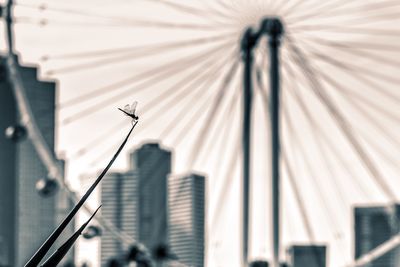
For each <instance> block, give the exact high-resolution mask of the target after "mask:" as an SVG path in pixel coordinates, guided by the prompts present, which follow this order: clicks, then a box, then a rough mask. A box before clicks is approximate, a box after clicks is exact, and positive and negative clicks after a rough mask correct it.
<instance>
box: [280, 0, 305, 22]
mask: <svg viewBox="0 0 400 267" xmlns="http://www.w3.org/2000/svg"><path fill="white" fill-rule="evenodd" d="M305 3H309V2H308V1H302V0H292V5H291V6H289V5H287V7H286V8H285V9H282V15H281V16H282V17H284V18H287V17H289V16H290V14H292V12H293V11H294V10H296V11H298V12H302V11H301V9H300V7H301V6H302V5H303V7H304V4H305Z"/></svg>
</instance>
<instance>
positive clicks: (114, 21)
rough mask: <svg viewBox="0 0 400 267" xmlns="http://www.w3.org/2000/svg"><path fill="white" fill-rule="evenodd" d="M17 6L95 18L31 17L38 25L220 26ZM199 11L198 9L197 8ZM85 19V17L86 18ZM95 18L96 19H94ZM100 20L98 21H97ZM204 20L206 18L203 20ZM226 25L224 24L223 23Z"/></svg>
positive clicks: (193, 27)
mask: <svg viewBox="0 0 400 267" xmlns="http://www.w3.org/2000/svg"><path fill="white" fill-rule="evenodd" d="M18 6H21V7H27V8H34V9H36V8H37V9H38V10H40V11H41V12H42V14H44V13H43V12H44V11H49V12H55V13H61V14H63V13H64V14H66V15H71V14H72V15H77V16H81V17H86V18H91V19H95V21H90V22H86V21H85V22H83V21H71V19H74V18H73V17H72V18H71V17H70V19H69V20H68V21H67V20H66V21H63V20H57V19H53V18H52V19H39V20H35V19H31V23H35V22H36V23H37V24H39V25H42V26H43V25H49V24H61V25H64V26H89V27H95V26H100V27H107V26H108V27H123V28H127V27H132V26H135V27H137V26H140V27H146V28H148V27H157V28H159V29H163V28H165V29H171V28H178V29H181V30H185V29H189V30H193V29H201V30H213V29H215V27H217V26H220V25H207V24H192V23H170V22H168V21H157V20H145V19H132V18H129V17H116V16H104V15H100V14H96V13H90V12H85V11H81V10H76V9H65V8H53V7H48V6H46V5H39V6H35V5H29V4H18ZM199 12H200V10H199ZM18 19H21V17H19V18H18V17H17V18H16V22H18ZM22 19H23V20H22V22H28V19H29V18H26V17H24V18H22ZM86 20H87V19H86ZM96 20H97V21H96ZM99 20H100V21H99ZM205 21H206V20H205ZM224 26H226V25H224Z"/></svg>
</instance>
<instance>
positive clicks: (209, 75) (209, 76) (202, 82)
mask: <svg viewBox="0 0 400 267" xmlns="http://www.w3.org/2000/svg"><path fill="white" fill-rule="evenodd" d="M231 61H232V58H231V57H230V56H229V57H228V58H227V59H226V60H224V61H223V63H222V64H219V65H218V66H217V67H216V68H213V69H212V68H210V69H209V71H208V72H206V73H205V75H204V77H201V76H197V80H198V82H199V86H197V87H196V88H198V89H197V92H196V94H193V96H192V101H187V103H186V105H184V106H183V105H182V108H181V110H180V112H179V113H178V115H177V116H176V119H174V120H171V121H170V123H169V124H168V125H167V126H166V127H165V128H164V130H163V131H161V134H160V138H164V137H165V136H166V135H167V134H168V133H170V132H172V130H173V129H175V128H176V121H177V120H180V121H183V120H184V118H185V117H186V116H187V115H189V113H188V110H191V109H192V108H193V107H194V104H193V103H196V102H198V101H199V99H202V98H204V96H205V95H206V93H205V92H206V89H208V88H210V87H212V86H213V85H214V84H215V83H216V80H217V79H216V77H217V76H218V75H219V74H220V73H221V70H222V69H223V67H224V66H226V64H232V63H231ZM188 87H189V88H190V89H191V91H190V93H189V94H191V93H194V92H195V91H196V90H195V88H193V87H192V86H188ZM189 94H188V93H185V94H184V95H182V96H179V97H180V98H181V99H183V98H184V97H188V95H189ZM189 121H190V122H192V123H193V120H189Z"/></svg>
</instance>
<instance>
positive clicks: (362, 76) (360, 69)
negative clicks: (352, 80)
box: [309, 47, 400, 102]
mask: <svg viewBox="0 0 400 267" xmlns="http://www.w3.org/2000/svg"><path fill="white" fill-rule="evenodd" d="M311 50H314V51H313V52H309V53H310V55H311V56H314V58H317V59H319V60H321V61H324V62H326V63H329V64H330V65H333V66H335V67H337V69H338V70H340V71H343V70H346V71H348V72H351V73H352V75H353V77H357V79H358V80H359V81H361V82H362V83H364V84H366V85H367V86H368V87H369V88H371V89H375V90H376V91H377V92H380V93H382V94H384V95H386V96H387V98H388V99H390V100H392V101H393V100H396V101H397V102H400V96H398V95H396V94H394V93H392V92H389V91H388V90H387V89H386V88H384V87H383V86H380V85H378V84H376V83H375V82H373V81H372V80H371V79H370V77H373V78H375V79H376V78H380V79H381V80H384V81H386V82H389V83H393V84H397V82H400V80H399V81H397V80H398V79H397V78H393V77H391V76H388V75H386V74H383V73H381V72H377V71H372V70H370V69H367V68H365V67H364V66H356V65H354V64H351V63H348V62H347V63H343V62H341V61H338V60H337V59H335V58H333V57H330V56H328V55H324V54H322V53H319V52H315V50H316V49H315V47H314V48H312V49H311ZM367 77H368V78H367Z"/></svg>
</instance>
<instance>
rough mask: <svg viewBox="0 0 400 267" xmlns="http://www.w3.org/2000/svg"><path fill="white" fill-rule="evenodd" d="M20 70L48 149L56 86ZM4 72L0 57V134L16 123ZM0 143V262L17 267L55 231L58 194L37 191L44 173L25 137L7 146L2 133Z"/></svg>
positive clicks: (31, 70)
mask: <svg viewBox="0 0 400 267" xmlns="http://www.w3.org/2000/svg"><path fill="white" fill-rule="evenodd" d="M19 70H20V74H21V77H22V79H23V84H24V85H25V89H26V94H27V97H28V99H29V102H30V104H31V109H32V112H33V114H34V116H35V118H36V122H37V125H38V127H39V129H40V130H41V132H42V133H43V137H44V140H45V142H46V143H47V145H48V146H49V147H50V149H53V148H54V126H55V115H54V110H55V86H56V84H55V83H54V82H53V81H38V80H37V69H36V68H34V67H21V66H20V67H19ZM6 73H7V69H6V67H5V63H4V59H1V60H0V77H1V81H0V101H1V103H0V114H1V117H0V118H1V119H0V126H1V131H3V133H4V130H5V128H6V127H8V126H10V125H15V124H16V123H17V121H18V116H19V115H18V114H17V109H16V103H15V100H14V97H13V94H12V89H11V86H10V83H9V82H8V81H7V74H6ZM0 144H1V148H2V149H1V150H0V181H1V182H0V183H1V184H0V218H1V220H0V240H1V242H2V247H3V250H4V251H6V253H4V254H6V255H5V256H3V262H5V264H8V265H10V266H22V265H23V264H24V263H25V262H26V261H27V260H28V259H29V258H30V257H31V256H32V254H33V253H34V252H35V251H36V249H38V248H39V246H40V244H41V243H42V242H43V241H44V240H45V239H46V238H47V237H48V236H49V234H50V233H51V232H52V231H53V229H54V228H55V226H56V223H57V219H56V209H57V207H56V203H57V201H56V199H57V196H52V197H49V198H42V197H40V196H39V195H38V193H37V192H36V189H35V184H36V182H37V180H39V179H41V178H46V177H47V171H46V168H45V167H44V165H43V164H42V162H41V161H40V159H39V157H38V155H37V153H36V151H35V149H34V147H33V145H32V144H31V142H30V141H29V140H28V139H25V140H21V141H20V142H18V143H12V142H11V141H10V140H7V139H6V138H5V137H4V134H1V138H0ZM0 255H2V253H0ZM0 260H1V259H0Z"/></svg>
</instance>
